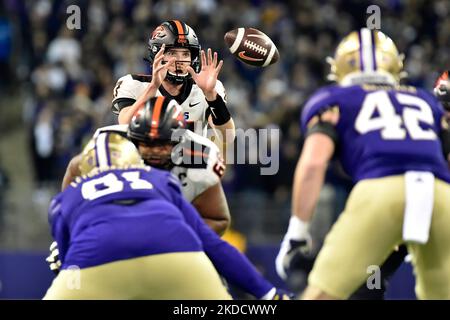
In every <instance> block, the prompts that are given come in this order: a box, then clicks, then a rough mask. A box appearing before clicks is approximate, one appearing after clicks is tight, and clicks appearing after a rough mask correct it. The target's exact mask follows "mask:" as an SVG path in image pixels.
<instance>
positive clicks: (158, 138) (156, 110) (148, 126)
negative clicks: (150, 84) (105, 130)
mask: <svg viewBox="0 0 450 320" xmlns="http://www.w3.org/2000/svg"><path fill="white" fill-rule="evenodd" d="M185 127H186V122H185V120H184V117H183V112H182V110H181V106H180V105H179V104H178V103H177V102H176V101H175V100H174V99H172V98H167V97H164V96H159V97H154V98H150V99H149V100H147V102H146V103H145V104H144V105H143V106H142V107H141V108H139V109H138V111H137V112H136V113H135V115H134V116H133V118H132V119H131V122H130V124H129V126H128V132H127V136H128V138H129V139H130V140H131V141H133V142H134V143H135V144H136V145H138V144H139V143H143V144H145V145H147V146H158V145H167V144H171V145H176V144H177V143H179V139H178V140H177V139H175V137H177V135H175V134H174V132H175V131H177V130H180V129H184V128H185ZM142 156H143V155H142ZM142 158H143V159H144V162H146V164H149V165H151V166H153V167H158V168H161V169H166V170H170V169H171V168H172V167H173V163H172V161H171V156H170V155H160V154H151V155H149V156H147V157H146V156H143V157H142ZM155 160H156V161H157V162H158V163H157V164H155V163H154V162H155ZM150 162H151V163H150Z"/></svg>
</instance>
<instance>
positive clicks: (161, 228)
mask: <svg viewBox="0 0 450 320" xmlns="http://www.w3.org/2000/svg"><path fill="white" fill-rule="evenodd" d="M49 221H50V224H51V228H52V235H53V237H54V239H55V240H56V242H57V243H58V248H59V257H60V260H61V262H62V267H61V269H67V268H69V267H70V266H72V265H75V266H78V267H79V268H88V267H93V266H97V265H101V264H105V263H108V262H113V261H118V260H125V259H132V258H137V257H142V256H148V255H152V254H162V253H169V252H193V251H204V252H205V253H206V254H207V256H208V257H209V258H210V260H211V261H212V263H213V264H214V266H215V267H216V269H217V271H218V272H219V273H220V274H222V275H223V276H224V277H225V278H226V279H227V280H228V281H229V282H230V283H233V284H235V285H237V286H239V287H241V288H242V289H244V290H245V291H247V292H249V293H251V294H253V295H254V296H255V297H257V298H259V297H262V296H263V295H264V294H266V293H267V292H268V291H269V290H270V289H271V288H272V285H271V284H270V283H269V282H268V281H266V280H265V279H264V278H263V277H262V276H261V275H260V274H259V273H258V272H257V270H256V269H255V268H254V267H253V265H252V264H251V263H250V262H249V261H248V260H247V259H246V258H245V257H244V256H243V255H241V254H240V253H239V252H238V251H237V250H236V249H235V248H234V247H232V246H230V245H229V244H228V243H226V242H225V241H223V240H221V239H220V238H219V236H218V235H216V234H215V233H214V232H213V231H212V230H211V229H210V228H209V227H208V226H207V225H206V223H205V222H204V221H203V220H202V219H201V218H200V215H199V214H198V212H197V211H196V210H195V208H194V207H193V206H192V205H191V204H190V203H189V202H187V201H186V200H185V199H184V198H183V196H182V194H181V189H180V186H179V180H177V179H176V178H175V177H174V176H173V175H172V174H171V173H170V172H168V171H162V170H158V169H154V168H150V167H145V168H138V169H126V170H108V171H105V172H102V173H99V174H96V175H94V176H92V177H89V178H81V179H78V180H77V181H75V182H73V183H72V184H71V185H70V186H69V187H68V188H67V189H66V190H64V191H63V192H61V193H60V194H58V195H57V196H55V198H53V200H52V203H51V205H50V209H49Z"/></svg>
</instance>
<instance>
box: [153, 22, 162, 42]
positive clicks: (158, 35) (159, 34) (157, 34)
mask: <svg viewBox="0 0 450 320" xmlns="http://www.w3.org/2000/svg"><path fill="white" fill-rule="evenodd" d="M163 34H164V27H163V26H162V25H161V26H158V27H157V28H156V29H155V30H153V32H152V35H151V39H152V40H153V39H155V38H161V37H162V36H163Z"/></svg>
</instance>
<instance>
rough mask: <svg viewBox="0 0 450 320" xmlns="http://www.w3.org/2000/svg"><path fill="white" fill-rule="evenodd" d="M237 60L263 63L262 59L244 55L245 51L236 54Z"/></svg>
mask: <svg viewBox="0 0 450 320" xmlns="http://www.w3.org/2000/svg"><path fill="white" fill-rule="evenodd" d="M238 56H239V58H241V59H244V60H247V61H263V60H264V59H258V58H252V57H249V56H246V55H245V51H241V52H239V53H238Z"/></svg>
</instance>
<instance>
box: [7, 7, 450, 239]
mask: <svg viewBox="0 0 450 320" xmlns="http://www.w3.org/2000/svg"><path fill="white" fill-rule="evenodd" d="M73 4H75V5H78V6H79V8H80V9H81V28H80V29H75V30H69V29H68V28H67V26H66V20H67V18H68V17H69V16H70V13H67V11H66V9H67V7H68V6H69V5H73ZM371 4H377V5H379V6H380V8H381V29H382V31H383V32H385V33H386V34H387V35H389V36H390V37H391V38H392V39H394V41H395V42H396V43H397V46H398V48H399V50H400V51H401V52H404V53H405V55H406V57H407V60H406V61H407V63H406V71H407V72H408V74H409V77H408V79H407V82H409V83H410V84H413V85H416V86H419V87H425V88H428V89H430V88H431V87H432V85H433V82H434V80H435V79H436V77H437V75H438V73H439V72H440V71H441V70H443V69H446V68H447V67H448V59H449V58H448V57H449V56H448V52H450V3H449V2H448V1H446V0H436V1H425V0H416V1H402V0H391V1H374V0H372V1H356V0H334V1H314V0H305V1H293V0H292V1H283V2H279V1H264V0H253V1H239V0H227V1H225V0H222V1H219V0H199V1H192V0H183V1H180V0H177V1H175V0H173V1H152V0H112V1H106V0H91V1H87V0H81V1H50V0H37V1H31V0H5V1H2V3H1V4H0V69H1V72H0V81H1V83H0V90H2V93H1V94H2V95H3V96H6V95H7V94H8V90H10V88H12V87H16V86H17V85H19V84H20V87H19V88H20V89H19V90H20V94H21V96H22V101H23V119H24V122H25V124H26V128H27V132H28V141H29V153H30V155H31V159H30V160H31V161H32V164H33V168H34V172H35V178H34V180H35V190H36V193H37V194H39V193H42V192H44V193H45V192H46V190H48V188H49V187H52V186H55V185H59V183H60V181H61V178H62V175H63V172H64V169H65V166H66V164H67V162H68V160H69V159H70V158H71V157H72V156H73V155H74V154H75V153H77V152H78V151H79V150H80V149H81V147H82V145H83V143H85V142H86V140H87V139H88V138H89V137H90V136H91V135H92V133H93V132H94V130H95V129H96V128H97V127H99V126H101V125H107V124H112V123H115V122H116V121H117V119H116V116H114V115H113V114H112V113H111V98H112V90H113V87H114V85H115V83H116V81H117V79H118V78H119V77H121V76H123V75H125V74H127V73H147V74H148V73H149V72H150V65H149V64H148V63H147V62H145V61H144V60H143V57H144V56H145V54H146V50H147V45H146V43H147V40H148V37H149V35H150V32H151V31H152V30H153V29H154V28H155V27H156V26H157V25H159V24H160V23H161V22H162V21H165V20H167V19H172V18H177V19H180V20H183V21H185V22H186V23H187V24H189V25H190V26H191V27H192V28H193V29H194V30H195V31H196V33H197V35H198V37H199V39H200V43H201V44H202V47H203V48H209V47H211V48H213V49H214V50H217V51H218V52H219V54H220V57H221V58H222V59H224V63H225V67H224V68H223V69H222V71H221V73H220V75H219V78H220V80H221V81H222V82H223V83H224V86H225V88H226V89H227V97H228V105H229V108H230V112H231V113H232V115H233V118H234V120H235V122H236V128H243V129H248V128H279V129H280V130H281V134H280V143H279V148H280V163H279V172H278V174H276V175H274V176H261V175H260V171H259V167H260V165H250V164H245V165H234V166H229V168H228V173H227V175H226V177H225V180H224V188H225V190H226V192H227V197H228V199H229V202H230V206H231V213H232V216H233V221H234V222H233V224H234V226H235V228H237V229H238V230H239V231H241V232H242V233H244V234H245V235H246V236H247V237H249V239H250V241H263V240H264V239H268V238H267V237H268V236H270V234H272V235H275V236H276V237H277V239H278V238H279V236H280V234H281V233H282V230H283V228H284V226H285V225H286V224H287V220H288V219H289V215H290V192H291V190H290V189H291V185H292V176H293V172H294V169H295V165H296V161H297V159H298V155H299V152H300V150H301V143H302V142H301V141H302V134H301V132H300V130H299V124H298V118H299V114H300V110H301V107H302V105H303V103H304V101H305V100H306V99H307V97H308V96H309V95H310V94H311V93H312V92H313V91H314V90H315V89H317V88H318V87H319V86H321V85H323V84H325V82H326V75H327V73H328V71H329V68H328V65H327V64H326V63H325V58H326V57H327V56H329V55H333V50H334V48H335V46H336V44H337V42H338V41H339V40H340V39H341V38H342V37H343V36H344V35H346V34H347V33H349V32H350V31H351V30H353V29H357V28H359V27H362V26H365V24H366V20H367V18H368V16H369V14H367V13H366V9H367V7H368V6H369V5H371ZM240 26H251V27H255V28H258V29H260V30H262V31H263V32H265V33H266V34H267V35H268V36H270V37H271V38H272V39H273V41H274V43H275V44H276V45H277V47H278V50H279V51H280V55H281V59H280V61H279V62H278V63H276V64H275V65H273V66H270V67H268V68H265V69H258V68H253V67H248V66H246V65H244V64H242V63H241V62H240V61H238V60H237V59H235V58H234V57H232V56H231V54H230V53H229V51H228V49H227V48H226V46H225V44H224V41H223V35H224V34H225V33H226V32H227V31H229V30H231V29H235V28H237V27H240ZM2 108H5V109H7V108H8V105H4V106H3V107H2ZM5 111H6V112H7V110H3V112H5ZM0 131H1V130H0ZM236 143H239V139H238V140H237V142H236ZM238 147H239V146H238ZM248 147H249V148H252V147H253V146H248ZM6 174H7V173H6ZM328 181H329V183H330V185H331V186H333V188H331V190H332V191H333V194H334V196H333V197H332V201H337V202H338V203H343V199H345V195H346V191H347V190H348V188H349V187H350V183H349V181H348V180H347V179H346V178H345V177H342V176H341V175H340V174H339V170H330V172H329V177H328ZM52 190H53V189H52ZM330 208H332V210H333V211H334V213H337V212H338V211H339V205H338V206H330ZM334 213H333V214H334Z"/></svg>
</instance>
